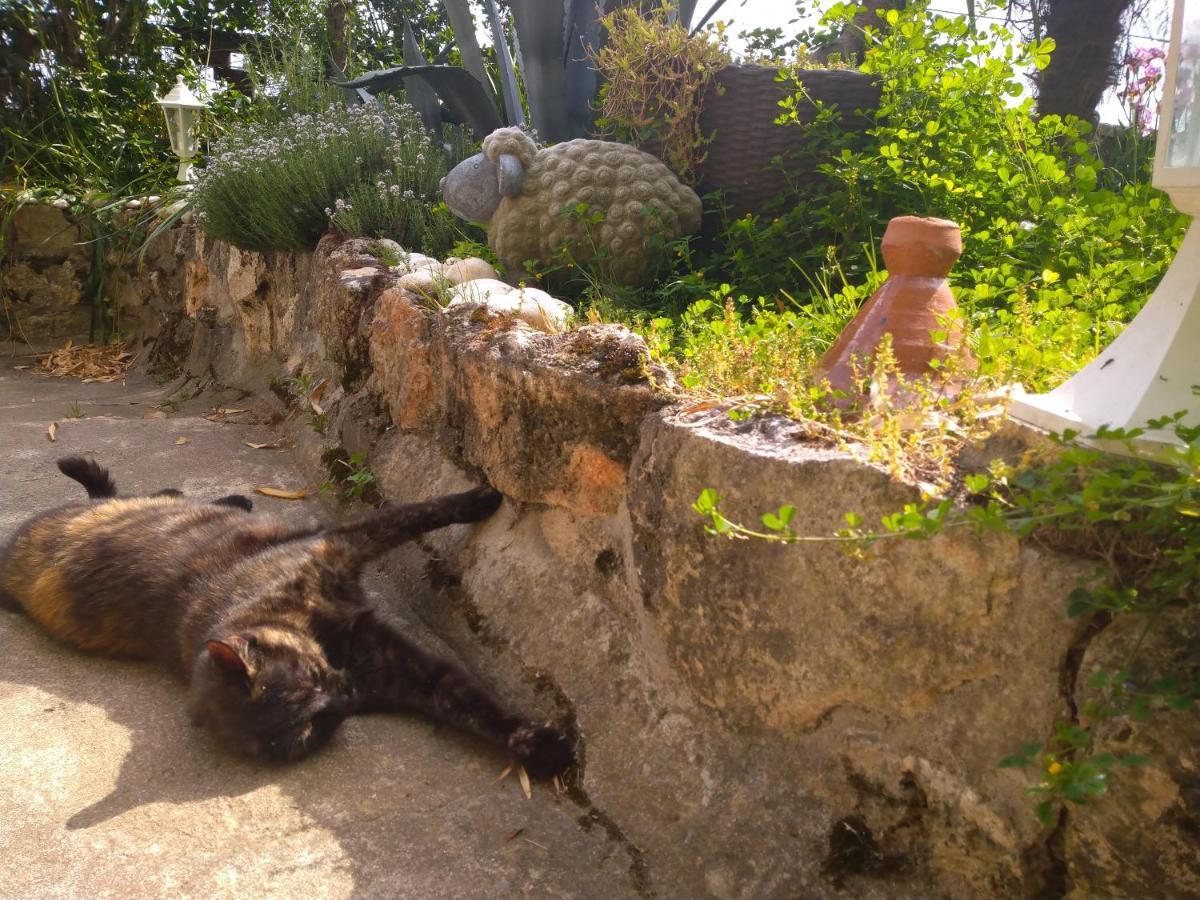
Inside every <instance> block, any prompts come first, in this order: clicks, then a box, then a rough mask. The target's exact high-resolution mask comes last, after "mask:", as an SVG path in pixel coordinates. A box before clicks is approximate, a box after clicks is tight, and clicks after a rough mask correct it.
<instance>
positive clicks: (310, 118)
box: [193, 97, 454, 253]
mask: <svg viewBox="0 0 1200 900" xmlns="http://www.w3.org/2000/svg"><path fill="white" fill-rule="evenodd" d="M446 171H447V161H446V159H445V155H444V153H443V151H442V149H441V148H440V147H436V146H433V145H432V143H431V141H430V139H429V136H428V135H427V134H426V132H425V131H424V130H423V128H422V127H421V123H420V120H419V119H418V117H417V115H416V113H415V112H413V110H412V108H411V107H410V106H408V105H406V104H402V103H399V102H396V101H395V100H393V99H391V98H386V97H385V98H382V99H380V101H379V102H377V103H372V104H369V105H366V106H357V107H345V106H342V105H340V104H333V105H330V106H329V107H327V108H326V109H325V110H324V111H322V112H320V113H317V114H309V113H300V114H298V115H294V116H291V117H290V118H287V119H284V120H282V121H280V122H274V123H270V122H266V123H257V124H251V125H247V126H246V127H245V128H242V129H239V130H237V131H235V132H233V133H231V134H229V135H228V136H226V137H225V138H224V139H223V140H221V141H220V142H219V143H218V144H217V145H216V146H215V148H214V150H213V153H212V154H211V155H210V157H209V161H208V164H207V166H205V168H204V169H202V170H200V173H199V177H198V179H197V183H196V189H195V193H194V195H193V199H194V206H195V210H196V214H197V220H198V221H199V223H200V226H201V227H202V228H203V229H204V230H205V231H206V232H207V233H208V234H210V235H212V236H213V237H215V238H218V239H219V240H223V241H227V242H228V243H231V244H233V245H234V246H236V247H240V248H242V249H244V250H261V251H266V250H301V249H308V248H311V247H312V246H313V245H314V244H316V242H317V240H318V239H319V238H320V237H321V235H322V234H324V233H325V232H326V231H327V230H329V229H330V228H331V227H332V228H334V229H337V230H340V231H344V232H346V233H348V234H352V235H363V236H370V237H388V238H392V239H393V240H395V241H397V242H399V243H400V244H402V245H403V246H405V247H406V248H409V249H412V250H420V251H422V252H426V253H440V252H442V251H444V250H445V249H446V248H447V247H448V246H449V245H450V244H451V243H452V241H453V235H454V225H453V217H452V216H451V214H450V213H449V211H448V210H446V209H445V208H444V207H443V206H441V205H440V204H438V201H437V198H438V182H439V180H440V179H441V177H442V176H443V175H445V174H446Z"/></svg>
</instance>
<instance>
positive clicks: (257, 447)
mask: <svg viewBox="0 0 1200 900" xmlns="http://www.w3.org/2000/svg"><path fill="white" fill-rule="evenodd" d="M244 443H245V445H246V446H247V447H249V448H250V449H251V450H278V449H279V448H280V447H282V446H283V441H271V442H270V443H267V444H254V443H251V442H250V441H244Z"/></svg>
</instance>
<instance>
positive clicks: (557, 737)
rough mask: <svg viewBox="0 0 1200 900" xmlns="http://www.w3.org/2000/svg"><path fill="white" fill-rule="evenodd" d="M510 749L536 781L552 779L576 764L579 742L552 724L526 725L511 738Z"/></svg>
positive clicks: (509, 739)
mask: <svg viewBox="0 0 1200 900" xmlns="http://www.w3.org/2000/svg"><path fill="white" fill-rule="evenodd" d="M508 749H509V750H511V751H512V754H513V756H515V757H516V758H517V761H518V762H520V763H521V765H523V766H524V767H525V771H526V772H528V773H529V775H530V777H532V778H551V777H553V776H554V775H560V774H562V773H563V772H565V771H566V770H567V769H569V768H570V767H571V766H573V765H575V761H576V760H575V742H574V741H573V740H572V739H571V738H570V737H568V736H567V735H566V734H564V733H563V732H561V731H559V730H558V729H557V728H551V727H550V726H548V725H523V726H521V727H520V728H517V729H516V730H515V731H514V732H513V733H512V734H511V735H510V736H509V738H508Z"/></svg>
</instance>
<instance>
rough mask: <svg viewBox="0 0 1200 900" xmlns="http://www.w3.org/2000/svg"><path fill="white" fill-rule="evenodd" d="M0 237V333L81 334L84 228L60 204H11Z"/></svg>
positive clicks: (87, 266) (87, 259) (85, 312)
mask: <svg viewBox="0 0 1200 900" xmlns="http://www.w3.org/2000/svg"><path fill="white" fill-rule="evenodd" d="M0 237H2V238H3V239H2V240H0V248H2V249H3V250H4V251H5V254H4V258H3V259H0V306H2V307H3V309H4V314H0V338H3V337H6V336H7V335H8V334H9V333H10V332H12V333H14V334H18V335H20V334H21V333H22V332H24V333H25V334H27V335H28V336H29V338H30V340H41V339H47V340H52V341H53V340H59V339H62V338H67V337H74V336H78V335H81V334H82V335H86V334H87V330H88V318H89V316H90V309H89V308H88V306H87V305H86V302H85V300H84V288H85V285H86V283H87V280H88V276H89V273H90V272H91V266H92V248H91V247H90V246H88V245H87V244H86V243H84V242H85V241H86V240H87V238H86V236H85V232H84V230H83V229H82V228H81V227H80V226H79V225H78V224H77V223H75V222H74V221H73V220H72V219H70V218H69V217H68V215H67V214H66V213H65V212H64V211H63V210H61V209H58V208H56V207H54V206H50V205H48V204H40V203H38V204H28V205H25V206H22V207H20V208H19V209H17V210H16V212H15V213H14V214H13V216H12V218H11V219H10V220H9V221H8V222H7V227H6V228H5V233H4V234H3V235H2V236H0Z"/></svg>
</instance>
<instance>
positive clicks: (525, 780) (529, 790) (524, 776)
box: [517, 766, 533, 800]
mask: <svg viewBox="0 0 1200 900" xmlns="http://www.w3.org/2000/svg"><path fill="white" fill-rule="evenodd" d="M517 777H518V778H520V779H521V790H523V791H524V792H525V799H526V800H532V799H533V786H532V785H530V783H529V773H528V772H526V771H525V767H524V766H517Z"/></svg>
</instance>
